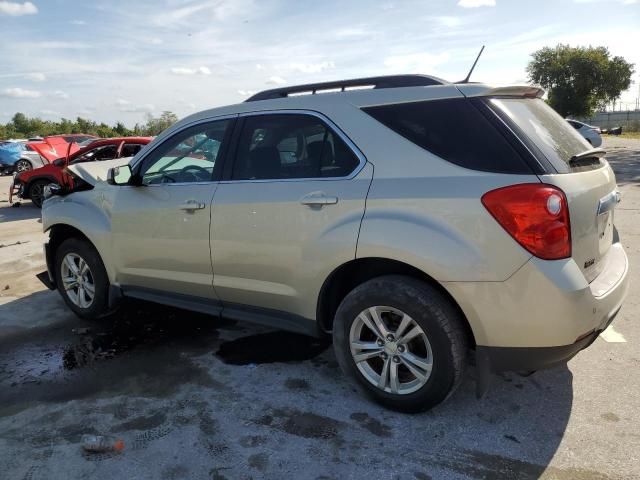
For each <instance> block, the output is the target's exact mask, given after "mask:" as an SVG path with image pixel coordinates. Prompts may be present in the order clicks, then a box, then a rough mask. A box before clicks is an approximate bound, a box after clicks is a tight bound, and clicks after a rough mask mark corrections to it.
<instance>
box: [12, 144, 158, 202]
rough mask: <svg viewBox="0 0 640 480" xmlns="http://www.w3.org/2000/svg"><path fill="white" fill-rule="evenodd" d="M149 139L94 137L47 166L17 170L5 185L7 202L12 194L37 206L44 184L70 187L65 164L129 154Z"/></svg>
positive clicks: (70, 181) (71, 182) (131, 155)
mask: <svg viewBox="0 0 640 480" xmlns="http://www.w3.org/2000/svg"><path fill="white" fill-rule="evenodd" d="M152 139H153V138H152V137H121V138H105V139H98V140H96V141H94V142H91V143H90V144H88V145H87V146H85V147H83V148H81V149H80V150H77V151H75V152H73V153H71V151H69V153H67V155H66V156H64V157H62V158H57V159H56V160H53V161H52V162H51V163H50V164H49V165H45V166H43V167H40V168H36V169H34V170H29V171H25V172H21V173H19V174H17V175H16V176H15V177H14V179H13V183H12V184H11V187H10V188H9V202H12V201H13V197H18V198H20V199H23V200H27V199H30V200H31V202H32V203H33V204H34V205H35V206H36V207H38V208H41V207H42V202H43V201H44V189H45V187H46V186H47V185H50V184H54V183H55V184H57V185H60V186H62V187H65V188H73V177H72V176H71V175H69V174H68V173H67V172H66V167H67V166H68V165H74V164H76V163H81V162H97V161H101V160H113V159H114V158H121V157H123V158H124V157H133V156H134V155H135V154H136V153H138V152H139V151H140V149H141V148H142V147H144V146H145V145H147V144H148V143H149V142H150V141H151V140H152Z"/></svg>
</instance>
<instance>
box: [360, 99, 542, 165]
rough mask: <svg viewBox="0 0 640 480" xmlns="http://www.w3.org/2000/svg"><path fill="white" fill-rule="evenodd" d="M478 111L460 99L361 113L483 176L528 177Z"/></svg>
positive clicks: (514, 153) (519, 159) (512, 150)
mask: <svg viewBox="0 0 640 480" xmlns="http://www.w3.org/2000/svg"><path fill="white" fill-rule="evenodd" d="M479 108H482V106H480V107H476V106H475V105H474V104H472V103H471V102H470V101H469V100H468V99H464V98H462V99H446V100H432V101H427V102H413V103H401V104H393V105H383V106H379V107H368V108H364V109H363V110H364V111H365V112H366V113H368V114H369V115H371V116H372V117H373V118H375V119H376V120H378V121H379V122H381V123H383V124H384V125H386V126H387V127H389V128H390V129H391V130H393V131H395V132H396V133H398V134H400V135H402V136H403V137H405V138H406V139H407V140H410V141H411V142H413V143H415V144H416V145H418V146H420V147H422V148H424V149H425V150H428V151H429V152H431V153H433V154H435V155H438V156H439V157H441V158H443V159H444V160H447V161H449V162H451V163H454V164H456V165H459V166H461V167H464V168H469V169H472V170H481V171H486V172H498V173H518V174H522V173H526V174H529V173H532V170H531V168H529V166H528V165H527V163H526V162H525V161H524V160H523V159H522V157H521V155H520V154H519V152H518V151H516V150H515V148H514V147H513V146H512V145H511V144H510V143H509V142H508V141H507V139H506V138H505V137H504V136H503V134H502V133H501V132H500V131H499V130H498V129H497V128H496V127H495V126H494V125H493V124H492V123H491V122H490V121H489V120H488V119H487V117H486V116H485V115H484V114H483V113H482V112H481V111H480V110H479ZM484 108H486V107H484ZM487 113H488V114H490V115H493V114H492V113H491V112H487ZM496 120H497V119H496Z"/></svg>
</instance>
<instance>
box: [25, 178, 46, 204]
mask: <svg viewBox="0 0 640 480" xmlns="http://www.w3.org/2000/svg"><path fill="white" fill-rule="evenodd" d="M50 183H51V182H49V181H48V180H36V181H35V182H33V183H32V184H31V186H30V187H29V198H31V203H33V205H34V206H36V207H38V208H42V202H43V201H44V187H46V186H47V185H49V184H50Z"/></svg>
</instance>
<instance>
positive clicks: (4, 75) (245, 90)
mask: <svg viewBox="0 0 640 480" xmlns="http://www.w3.org/2000/svg"><path fill="white" fill-rule="evenodd" d="M0 32H2V33H1V35H0V122H2V123H5V122H7V121H9V120H10V119H11V117H12V116H13V114H14V113H15V112H18V111H20V112H23V113H26V114H28V115H30V116H39V117H41V118H44V119H50V120H57V119H59V118H61V117H65V118H75V117H77V116H82V117H85V118H90V119H92V120H95V121H99V122H101V121H104V122H107V123H109V124H113V123H115V122H116V121H123V122H124V123H125V124H126V125H127V126H133V124H135V123H136V122H144V119H145V115H146V114H148V113H150V114H153V115H159V114H160V113H161V112H162V111H164V110H170V111H173V112H175V113H176V114H177V115H178V116H179V117H184V116H186V115H188V114H190V113H194V112H197V111H200V110H205V109H207V108H212V107H215V106H220V105H228V104H233V103H238V102H241V101H243V100H244V99H246V98H247V97H248V96H249V95H251V94H252V93H254V92H256V91H260V90H265V89H269V88H275V87H279V86H284V85H295V84H299V83H310V82H317V81H326V80H339V79H345V78H357V77H365V76H373V75H387V74H397V73H424V74H431V75H436V76H439V77H442V78H444V79H446V80H450V81H456V80H460V79H462V78H464V77H465V76H466V74H467V71H468V70H469V68H470V66H471V64H472V63H473V60H474V58H475V56H476V54H477V52H478V51H479V49H480V47H481V45H483V44H484V45H486V49H485V51H484V53H483V56H482V58H481V59H480V62H479V63H478V66H477V67H476V70H475V71H474V74H473V77H472V80H475V81H483V82H487V83H492V84H496V85H504V84H513V83H525V82H526V81H527V77H526V70H525V69H526V65H527V63H528V62H529V61H530V59H531V57H530V56H531V53H533V52H534V51H535V50H537V49H539V48H541V47H544V46H554V45H556V44H557V43H568V44H570V45H572V46H578V45H581V46H587V45H593V46H606V47H608V48H609V50H610V52H611V53H612V54H613V55H621V56H623V57H624V58H625V59H626V60H627V61H630V62H633V63H635V64H636V73H635V74H634V82H635V83H634V84H633V85H632V87H631V89H630V90H629V91H627V92H625V93H624V94H623V97H622V101H623V102H627V103H628V106H629V107H630V108H633V107H634V106H635V100H636V97H637V96H638V91H639V87H640V0H532V1H519V0H422V1H412V0H407V1H401V0H383V1H373V0H366V1H365V0H349V1H347V0H341V1H340V0H323V1H321V2H318V1H309V0H297V1H295V0H255V1H254V0H155V1H150V0H127V1H125V0H110V1H100V0H98V1H72V0H33V1H31V2H22V1H4V0H0Z"/></svg>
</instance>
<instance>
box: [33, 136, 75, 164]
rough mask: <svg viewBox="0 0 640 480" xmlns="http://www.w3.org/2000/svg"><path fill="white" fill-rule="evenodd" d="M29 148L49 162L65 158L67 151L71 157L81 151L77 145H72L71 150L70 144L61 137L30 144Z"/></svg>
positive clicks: (48, 138)
mask: <svg viewBox="0 0 640 480" xmlns="http://www.w3.org/2000/svg"><path fill="white" fill-rule="evenodd" d="M29 146H30V147H31V148H33V149H34V150H35V151H36V152H38V154H39V155H40V156H41V157H43V158H46V159H47V160H48V161H49V162H52V161H54V160H56V159H58V158H65V157H66V155H67V151H69V155H71V154H73V153H75V152H77V151H78V150H80V147H79V146H78V144H77V143H72V144H71V148H69V142H67V141H65V139H64V138H61V137H47V138H45V139H44V140H43V141H40V142H29Z"/></svg>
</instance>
